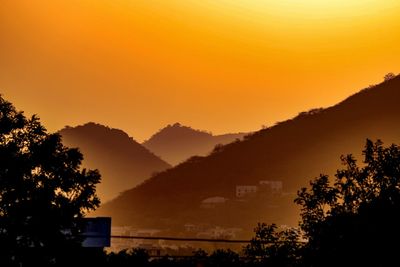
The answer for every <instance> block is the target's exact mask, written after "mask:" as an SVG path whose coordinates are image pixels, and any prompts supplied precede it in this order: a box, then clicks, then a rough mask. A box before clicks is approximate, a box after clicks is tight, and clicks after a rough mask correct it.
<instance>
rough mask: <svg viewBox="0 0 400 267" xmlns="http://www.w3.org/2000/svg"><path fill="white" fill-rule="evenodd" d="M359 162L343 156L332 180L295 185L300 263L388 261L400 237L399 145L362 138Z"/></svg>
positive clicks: (374, 263) (372, 263) (369, 263)
mask: <svg viewBox="0 0 400 267" xmlns="http://www.w3.org/2000/svg"><path fill="white" fill-rule="evenodd" d="M363 155H364V164H363V165H362V166H359V165H357V162H356V160H355V159H354V157H353V156H352V155H348V156H346V157H342V162H343V165H344V166H345V167H344V169H342V170H338V171H337V174H336V179H335V183H334V184H331V183H330V181H329V179H328V177H327V176H324V175H321V176H320V177H319V178H317V179H316V180H315V181H313V182H311V188H310V189H305V188H303V189H302V190H301V191H299V194H298V195H299V196H298V198H297V199H296V202H297V203H298V204H300V205H301V206H302V214H301V215H302V223H301V227H302V229H303V230H304V232H305V234H306V236H307V237H308V243H307V245H306V248H305V251H304V254H303V258H304V264H305V266H393V264H394V265H396V264H395V263H396V262H398V256H397V251H398V249H399V245H398V240H399V238H400V230H399V225H400V147H399V146H397V145H391V146H389V147H384V146H383V145H382V142H381V141H377V142H375V143H373V142H372V141H370V140H367V144H366V146H365V150H364V151H363Z"/></svg>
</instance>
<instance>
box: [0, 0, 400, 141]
mask: <svg viewBox="0 0 400 267" xmlns="http://www.w3.org/2000/svg"><path fill="white" fill-rule="evenodd" d="M399 14H400V1H398V0H393V1H392V0H388V1H385V0H364V1H362V0H336V1H334V0H332V1H329V0H326V1H321V0H308V1H307V0H286V1H285V0H280V1H276V0H264V1H262V0H258V1H257V0H198V1H195V0H0V93H1V94H3V96H4V97H5V98H6V99H8V100H10V101H12V102H13V103H14V104H15V105H16V106H17V107H18V108H19V109H22V110H25V111H26V113H27V114H32V113H37V114H39V116H40V117H41V118H42V121H43V122H44V124H45V125H46V126H47V128H48V129H49V130H51V131H55V130H58V129H60V128H62V127H63V126H65V125H71V126H74V125H77V124H82V123H85V122H88V121H94V122H99V123H103V124H106V125H109V126H112V127H115V128H120V129H123V130H125V131H127V132H128V133H129V134H130V135H131V136H133V137H134V138H135V139H137V140H139V141H141V140H143V139H146V138H148V137H149V136H150V135H151V134H152V133H154V132H155V131H157V130H158V129H159V128H161V127H163V126H165V125H166V124H169V123H174V122H181V123H182V124H186V125H190V126H192V127H194V128H199V129H205V130H210V131H212V132H213V133H216V134H217V133H225V132H237V131H250V130H256V129H259V128H260V127H261V125H262V124H265V125H271V124H273V123H275V122H276V121H281V120H284V119H287V118H290V117H292V116H294V115H296V114H297V113H298V112H300V111H304V110H308V109H310V108H315V107H321V106H322V107H326V106H330V105H333V104H335V103H336V102H338V101H341V100H343V99H344V98H345V97H347V96H349V95H350V94H352V93H354V92H356V91H358V90H360V89H362V88H364V87H367V86H368V85H369V84H373V83H378V82H380V81H381V80H382V77H383V76H384V74H386V73H387V72H395V73H398V72H399V71H400V45H399V44H400V16H399Z"/></svg>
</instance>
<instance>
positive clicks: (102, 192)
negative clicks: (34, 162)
mask: <svg viewBox="0 0 400 267" xmlns="http://www.w3.org/2000/svg"><path fill="white" fill-rule="evenodd" d="M59 133H60V134H61V136H62V140H63V143H64V144H65V145H67V146H70V147H78V148H79V149H80V150H81V152H82V153H83V155H84V160H83V166H84V167H88V168H92V169H93V168H97V169H99V170H100V173H101V174H102V182H101V183H100V184H99V185H98V190H97V192H98V194H99V196H100V197H101V200H102V201H103V202H104V201H108V200H110V199H112V198H115V197H116V196H118V194H119V193H120V192H122V191H125V190H126V189H129V188H131V187H134V186H136V185H138V184H140V183H141V182H142V181H144V180H145V179H146V178H148V177H149V176H151V175H152V174H153V173H154V172H157V171H161V170H165V169H167V168H170V167H171V166H170V165H169V164H168V163H166V162H164V161H163V160H161V159H160V158H158V157H157V156H156V155H154V154H153V153H152V152H150V151H149V150H148V149H146V148H145V147H143V146H142V145H141V144H139V143H138V142H136V141H135V140H134V139H133V138H132V137H130V136H129V135H128V134H127V133H125V132H124V131H122V130H120V129H115V128H110V127H108V126H104V125H101V124H98V123H93V122H89V123H86V124H84V125H79V126H76V127H70V126H66V127H65V128H63V129H62V130H60V131H59Z"/></svg>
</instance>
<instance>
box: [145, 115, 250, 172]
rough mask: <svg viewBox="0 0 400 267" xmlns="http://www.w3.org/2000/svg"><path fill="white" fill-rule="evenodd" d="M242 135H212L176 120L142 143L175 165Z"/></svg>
mask: <svg viewBox="0 0 400 267" xmlns="http://www.w3.org/2000/svg"><path fill="white" fill-rule="evenodd" d="M244 135H245V134H244V133H237V134H225V135H213V134H212V133H211V132H207V131H204V130H196V129H193V128H192V127H189V126H185V125H182V124H181V123H179V122H176V123H174V124H172V125H171V124H168V125H167V126H166V127H164V128H162V129H160V130H159V131H158V132H157V133H155V134H154V135H153V136H151V138H150V139H149V140H147V141H145V142H143V145H144V146H145V147H146V148H147V149H149V150H150V151H152V152H153V153H155V154H156V155H158V156H159V157H161V158H162V159H164V160H165V161H167V162H169V163H170V164H172V165H176V164H178V163H180V162H183V161H184V160H186V159H188V158H190V157H192V156H205V155H207V154H208V153H210V152H211V151H212V150H213V148H214V147H215V146H216V145H217V144H227V143H230V142H232V141H234V140H236V139H237V138H239V139H240V138H242V137H243V136H244Z"/></svg>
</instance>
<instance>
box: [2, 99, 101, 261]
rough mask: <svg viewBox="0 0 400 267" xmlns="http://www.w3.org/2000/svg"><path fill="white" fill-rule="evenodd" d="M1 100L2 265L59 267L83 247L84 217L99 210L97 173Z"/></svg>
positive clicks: (36, 121)
mask: <svg viewBox="0 0 400 267" xmlns="http://www.w3.org/2000/svg"><path fill="white" fill-rule="evenodd" d="M82 159H83V157H82V154H81V153H80V152H79V151H78V150H77V149H70V148H67V147H65V146H63V144H62V143H61V138H60V136H59V135H57V134H49V133H47V131H46V129H45V128H44V127H43V126H42V125H41V123H40V121H39V119H38V118H37V117H36V116H32V117H31V118H26V117H25V116H24V114H23V112H20V111H17V110H16V109H15V108H14V106H13V105H12V104H11V103H9V102H7V101H6V100H5V99H3V98H2V97H1V96H0V264H1V265H2V266H3V265H6V266H13V265H20V264H23V266H26V265H31V266H45V265H46V264H51V263H52V264H57V263H59V262H60V261H61V257H63V254H65V253H66V252H71V250H72V249H73V248H75V247H79V245H80V242H79V241H80V237H79V234H80V233H81V230H82V227H83V225H82V220H81V219H82V217H83V216H84V214H85V212H87V211H90V210H93V209H95V208H96V207H98V205H99V199H98V198H97V196H96V194H95V187H96V184H97V183H99V181H100V175H99V173H98V171H97V170H85V169H81V168H80V165H81V161H82Z"/></svg>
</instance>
